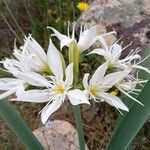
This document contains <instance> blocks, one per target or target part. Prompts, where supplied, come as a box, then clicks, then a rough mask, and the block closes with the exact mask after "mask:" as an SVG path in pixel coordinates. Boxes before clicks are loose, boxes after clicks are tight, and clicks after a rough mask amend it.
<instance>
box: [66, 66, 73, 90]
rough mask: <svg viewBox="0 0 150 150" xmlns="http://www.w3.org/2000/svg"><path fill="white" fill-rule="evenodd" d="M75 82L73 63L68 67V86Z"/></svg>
mask: <svg viewBox="0 0 150 150" xmlns="http://www.w3.org/2000/svg"><path fill="white" fill-rule="evenodd" d="M72 83H73V63H71V64H69V65H68V66H67V68H66V80H65V85H66V87H70V86H71V85H72Z"/></svg>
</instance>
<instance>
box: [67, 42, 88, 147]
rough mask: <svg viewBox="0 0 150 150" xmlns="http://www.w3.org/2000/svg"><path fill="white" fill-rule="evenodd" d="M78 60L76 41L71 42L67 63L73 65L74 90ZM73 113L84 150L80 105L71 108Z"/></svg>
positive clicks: (77, 73) (77, 72) (78, 52)
mask: <svg viewBox="0 0 150 150" xmlns="http://www.w3.org/2000/svg"><path fill="white" fill-rule="evenodd" d="M79 59H80V51H79V50H78V47H77V43H76V41H73V42H72V43H71V45H70V47H69V62H70V63H73V64H74V68H73V71H74V82H73V87H74V88H75V87H76V86H77V82H78V75H79ZM73 112H74V116H75V121H76V128H77V132H78V140H79V146H80V150H85V142H84V134H83V126H82V119H81V111H80V105H76V106H73Z"/></svg>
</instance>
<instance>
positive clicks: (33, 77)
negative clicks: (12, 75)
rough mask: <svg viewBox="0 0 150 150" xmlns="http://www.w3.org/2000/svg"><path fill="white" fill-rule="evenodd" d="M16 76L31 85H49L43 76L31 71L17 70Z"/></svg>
mask: <svg viewBox="0 0 150 150" xmlns="http://www.w3.org/2000/svg"><path fill="white" fill-rule="evenodd" d="M16 76H17V77H18V78H19V79H21V80H24V81H25V82H27V83H28V84H30V85H33V86H41V87H48V86H50V84H49V82H48V80H47V79H46V78H45V77H44V76H42V75H40V74H38V73H35V72H32V71H27V72H19V71H18V72H17V73H16Z"/></svg>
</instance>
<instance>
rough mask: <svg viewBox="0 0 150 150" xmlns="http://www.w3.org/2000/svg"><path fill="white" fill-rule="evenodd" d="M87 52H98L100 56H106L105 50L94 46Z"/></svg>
mask: <svg viewBox="0 0 150 150" xmlns="http://www.w3.org/2000/svg"><path fill="white" fill-rule="evenodd" d="M89 54H98V55H100V56H104V57H105V58H106V56H107V51H105V50H104V49H102V48H96V49H94V50H93V51H92V52H90V53H89Z"/></svg>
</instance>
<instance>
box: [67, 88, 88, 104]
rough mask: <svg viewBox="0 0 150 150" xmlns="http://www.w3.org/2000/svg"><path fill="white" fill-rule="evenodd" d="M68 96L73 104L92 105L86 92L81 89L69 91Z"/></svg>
mask: <svg viewBox="0 0 150 150" xmlns="http://www.w3.org/2000/svg"><path fill="white" fill-rule="evenodd" d="M67 96H68V98H69V100H70V103H71V104H72V105H79V104H89V105H90V102H89V101H88V99H87V96H86V95H85V93H84V92H83V91H81V90H79V89H75V90H71V91H69V92H68V93H67Z"/></svg>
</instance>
